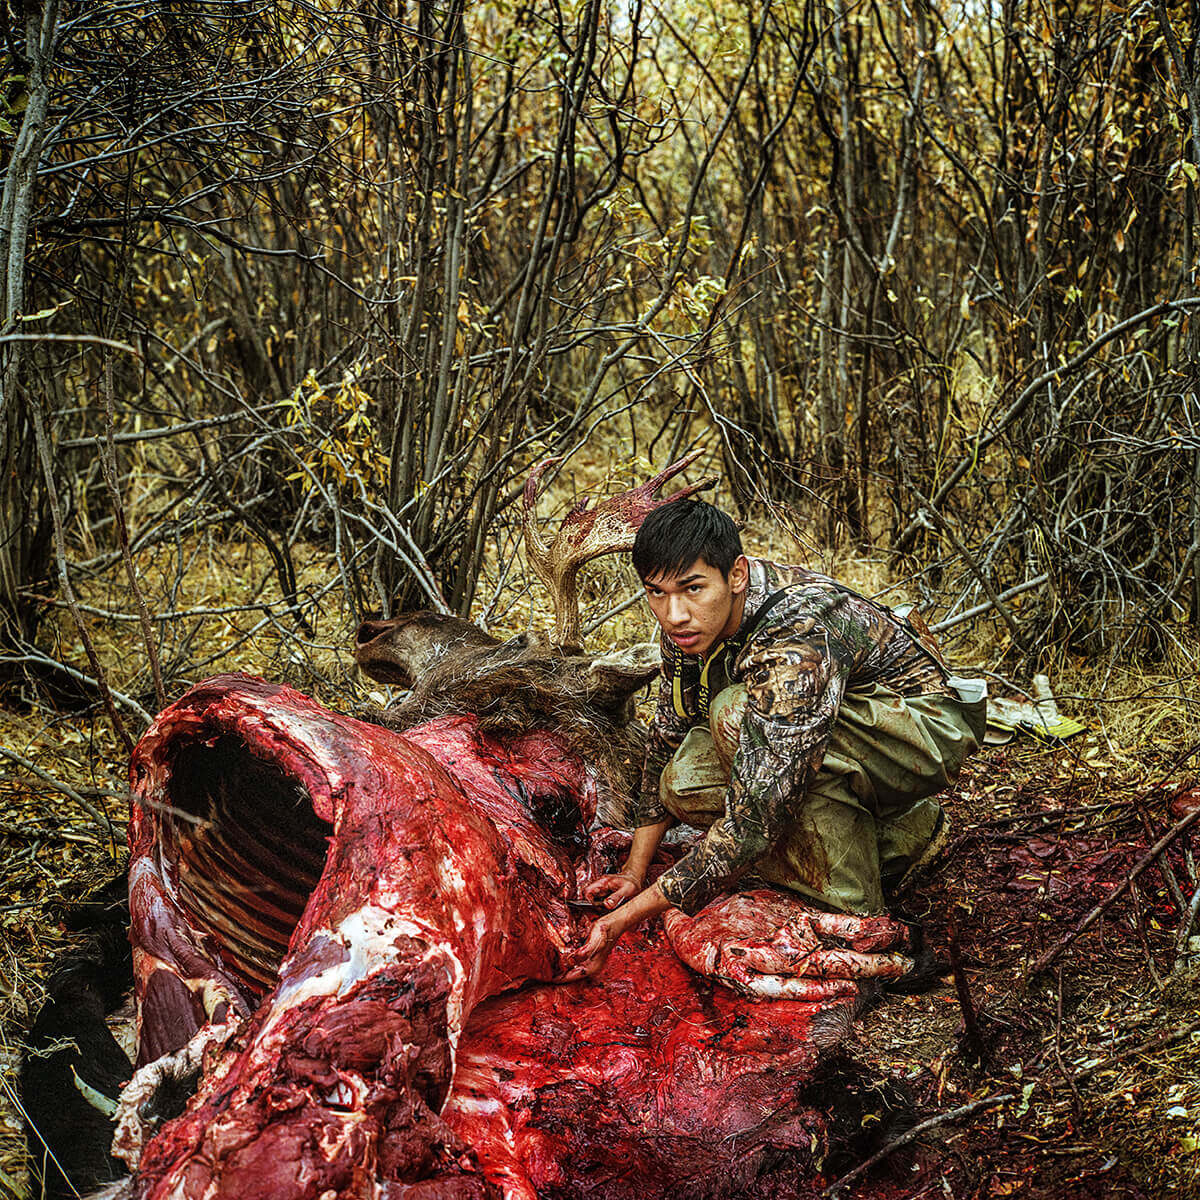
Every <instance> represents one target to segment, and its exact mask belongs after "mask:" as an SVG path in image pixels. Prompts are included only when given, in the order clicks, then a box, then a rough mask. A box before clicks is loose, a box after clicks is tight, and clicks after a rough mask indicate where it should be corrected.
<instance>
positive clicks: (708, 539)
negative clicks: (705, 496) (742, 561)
mask: <svg viewBox="0 0 1200 1200" xmlns="http://www.w3.org/2000/svg"><path fill="white" fill-rule="evenodd" d="M741 553H742V539H741V537H740V536H739V534H738V531H737V526H736V525H735V524H734V523H733V518H732V517H731V516H730V515H729V514H728V513H723V512H722V511H721V510H720V509H719V508H716V507H714V506H713V505H711V504H708V503H706V502H705V501H703V500H675V501H673V502H672V503H670V504H664V505H663V506H662V508H656V509H654V510H653V511H652V512H651V513H650V514H649V516H647V517H646V519H645V520H644V521H643V522H642V527H641V529H639V530H638V533H637V537H636V538H635V539H634V543H633V568H634V570H635V571H637V573H638V574H639V575H640V576H641V577H642V579H643V580H646V579H652V578H656V577H659V576H667V575H678V574H679V573H680V572H681V571H684V570H686V569H687V568H688V567H690V566H691V565H692V563H694V562H695V561H696V560H697V559H698V558H702V559H704V561H705V562H706V563H708V565H709V566H710V567H716V568H717V570H718V571H720V572H721V574H722V575H725V576H728V574H729V572H730V571H731V570H733V564H734V563H735V562H737V560H738V555H740V554H741Z"/></svg>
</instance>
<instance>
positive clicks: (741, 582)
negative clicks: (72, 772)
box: [729, 554, 750, 596]
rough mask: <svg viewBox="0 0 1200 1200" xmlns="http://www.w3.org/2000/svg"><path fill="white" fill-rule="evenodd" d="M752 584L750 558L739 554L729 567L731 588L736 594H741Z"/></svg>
mask: <svg viewBox="0 0 1200 1200" xmlns="http://www.w3.org/2000/svg"><path fill="white" fill-rule="evenodd" d="M749 586H750V560H749V559H748V558H747V557H746V556H745V555H744V554H739V555H738V556H737V558H736V559H735V560H734V563H733V566H732V567H730V568H729V588H730V590H731V591H732V592H733V594H734V595H735V596H740V595H741V594H742V592H744V591H745V590H746V589H747V588H748V587H749Z"/></svg>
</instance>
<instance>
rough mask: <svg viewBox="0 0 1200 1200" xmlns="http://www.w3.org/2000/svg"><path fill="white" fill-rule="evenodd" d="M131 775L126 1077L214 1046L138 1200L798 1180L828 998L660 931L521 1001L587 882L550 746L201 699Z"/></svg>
mask: <svg viewBox="0 0 1200 1200" xmlns="http://www.w3.org/2000/svg"><path fill="white" fill-rule="evenodd" d="M131 777H132V782H133V788H134V797H135V807H134V814H133V821H132V824H131V851H132V864H131V888H130V904H131V914H132V923H133V934H132V937H133V942H134V948H135V976H136V986H137V995H138V1000H139V1028H140V1047H139V1061H140V1062H141V1063H150V1062H151V1061H152V1060H154V1059H155V1058H157V1057H158V1056H160V1055H164V1054H169V1053H171V1052H172V1051H176V1050H178V1049H179V1048H180V1047H181V1046H183V1045H184V1044H185V1043H186V1042H188V1041H189V1039H191V1038H192V1036H193V1035H194V1034H196V1032H197V1031H198V1030H202V1029H203V1028H204V1027H205V1026H208V1025H212V1024H216V1023H218V1022H222V1021H224V1022H226V1025H227V1030H226V1034H225V1035H222V1036H220V1037H210V1038H208V1039H207V1040H208V1042H209V1046H208V1049H207V1050H206V1051H205V1058H204V1067H205V1069H204V1073H203V1077H202V1081H201V1085H200V1089H199V1092H198V1093H197V1095H196V1096H195V1097H194V1098H193V1099H192V1101H191V1103H190V1104H189V1106H188V1109H187V1111H186V1112H185V1113H184V1114H183V1115H182V1116H181V1117H179V1118H177V1119H176V1120H174V1121H172V1122H170V1123H168V1124H167V1125H166V1126H164V1127H163V1129H162V1130H161V1131H160V1132H159V1133H158V1134H157V1135H156V1136H155V1137H153V1138H152V1139H151V1140H150V1141H149V1142H148V1143H147V1145H146V1147H145V1150H144V1152H143V1153H142V1156H141V1161H140V1166H139V1169H138V1173H137V1194H138V1195H139V1197H142V1198H143V1200H146V1198H150V1197H154V1198H156V1200H157V1198H160V1197H167V1196H171V1197H177V1198H179V1200H199V1198H200V1197H204V1198H205V1200H223V1198H229V1200H246V1198H248V1197H260V1196H261V1197H267V1196H270V1197H273V1198H278V1200H291V1198H295V1200H301V1198H303V1200H343V1198H344V1200H350V1198H352V1197H353V1198H359V1197H361V1198H367V1197H371V1198H372V1200H374V1198H377V1197H383V1198H387V1200H432V1198H434V1197H455V1196H462V1197H475V1196H480V1197H482V1196H491V1195H496V1196H499V1195H502V1194H503V1195H507V1196H510V1197H514V1198H526V1200H528V1198H530V1197H534V1196H554V1197H561V1198H563V1200H566V1198H568V1197H575V1196H579V1197H584V1196H588V1197H612V1198H614V1200H615V1198H616V1197H619V1196H620V1197H625V1196H628V1197H631V1198H632V1197H651V1196H660V1195H663V1196H665V1195H667V1194H669V1193H673V1194H674V1195H676V1196H679V1197H686V1196H691V1195H694V1196H699V1195H704V1196H711V1197H716V1196H725V1195H733V1194H736V1193H737V1190H738V1187H739V1186H740V1184H741V1182H742V1181H744V1180H746V1179H749V1178H752V1177H753V1176H754V1175H755V1174H756V1173H757V1172H758V1171H759V1170H760V1169H761V1168H762V1166H763V1165H764V1163H767V1162H780V1161H783V1162H789V1163H793V1162H801V1163H803V1162H810V1161H811V1157H812V1154H813V1150H814V1148H815V1147H818V1146H819V1144H820V1141H821V1137H822V1130H823V1123H822V1118H821V1116H820V1114H819V1113H818V1112H817V1111H816V1110H815V1109H814V1108H813V1107H812V1106H811V1105H810V1104H809V1103H807V1102H806V1101H805V1100H804V1099H803V1098H802V1087H803V1084H804V1082H805V1081H806V1080H807V1079H808V1078H809V1076H810V1074H811V1072H812V1070H813V1067H814V1065H815V1064H816V1062H817V1060H818V1058H819V1057H820V1055H821V1054H822V1053H823V1051H824V1050H825V1049H826V1048H828V1046H829V1045H831V1044H832V1043H833V1042H836V1041H837V1040H838V1038H839V1037H840V1036H841V1034H842V1032H844V1030H845V1028H846V1027H847V1026H848V1019H849V1015H850V1014H851V1013H852V1011H853V1007H854V1004H855V996H856V995H857V991H856V988H855V987H854V985H853V984H850V985H849V986H847V987H846V988H844V989H842V990H843V991H844V993H845V994H844V995H839V996H836V997H834V996H830V995H828V994H826V995H825V997H824V999H823V1002H822V1003H821V1004H807V1003H799V1002H796V1001H794V1000H782V1001H776V1002H773V1003H767V1004H763V1003H748V1002H747V1001H746V999H745V998H744V997H742V996H740V995H739V994H737V993H736V992H734V991H732V990H730V989H728V988H726V987H724V986H723V985H722V984H720V983H718V982H714V981H713V980H712V979H707V978H703V977H701V976H698V975H696V974H694V973H693V972H692V971H690V970H688V968H687V967H685V966H684V965H683V963H682V962H681V961H680V959H679V957H678V956H677V955H676V953H675V952H674V951H673V950H672V949H671V946H670V943H669V942H668V940H667V938H666V937H665V936H664V935H663V933H662V932H661V931H659V930H657V929H656V930H654V931H651V932H650V933H648V934H642V935H638V936H637V937H631V938H628V939H627V940H626V942H625V943H623V944H622V945H621V946H620V947H618V949H617V951H616V952H615V953H614V954H613V956H612V957H611V959H610V960H609V963H608V965H607V966H606V969H605V972H604V975H603V977H602V979H601V980H600V982H599V983H593V982H581V983H577V984H572V985H569V986H566V985H560V984H550V983H547V982H544V981H549V980H553V979H555V978H556V977H558V976H560V975H561V974H562V972H563V970H564V969H565V966H566V965H567V964H568V963H569V961H570V956H571V953H572V951H573V949H574V948H575V947H577V946H578V945H579V944H580V943H581V942H582V940H583V939H584V937H585V936H586V932H587V927H588V925H589V922H590V917H589V916H588V915H587V914H586V913H584V914H579V913H576V912H574V911H573V910H572V909H570V908H569V907H568V904H567V900H568V899H569V898H572V897H575V896H577V895H578V894H579V888H580V885H581V883H582V882H583V881H584V877H585V874H586V873H587V872H591V871H599V870H603V869H606V865H605V864H604V863H603V862H601V861H600V860H601V857H602V856H601V855H600V854H599V851H600V849H601V846H597V847H593V848H592V852H591V853H590V854H589V839H588V835H587V832H586V831H587V828H588V825H589V824H590V822H591V819H592V816H593V813H594V806H595V786H594V781H593V779H592V774H591V771H590V769H589V768H588V767H587V766H586V765H585V764H583V763H582V762H581V761H580V760H579V759H578V758H577V757H575V756H574V755H573V754H572V753H570V752H569V751H568V750H567V749H566V748H565V746H564V745H563V744H562V743H561V742H560V741H559V739H557V738H556V737H555V736H554V735H552V734H550V733H547V732H535V733H528V734H524V735H520V736H515V737H500V736H498V735H486V734H483V733H482V732H480V730H479V727H478V724H477V722H476V721H475V720H474V718H470V717H450V718H442V719H439V720H436V721H431V722H429V723H427V724H425V725H422V726H420V727H418V728H416V729H412V730H409V731H408V732H406V733H404V734H403V735H401V734H397V733H394V732H391V731H389V730H386V729H383V728H380V727H378V726H374V725H369V724H365V723H363V722H360V721H357V720H354V719H352V718H349V717H345V716H340V715H338V714H335V713H331V712H329V711H327V710H326V709H324V708H322V707H321V706H320V705H318V704H316V703H315V702H314V701H312V700H310V699H308V698H306V697H304V696H301V695H300V694H298V693H296V692H294V691H292V690H291V689H289V688H286V687H278V686H273V685H269V684H266V683H263V682H262V681H260V680H255V679H250V678H247V677H243V676H225V677H220V678H218V679H216V680H210V681H208V682H206V683H204V684H201V685H199V686H198V687H196V688H194V689H193V690H192V691H191V692H189V693H188V694H187V695H186V696H185V697H184V698H183V699H182V700H180V701H179V702H178V703H177V704H175V705H173V706H172V707H171V708H169V709H167V710H166V711H165V712H164V713H162V714H161V715H160V717H159V718H158V719H157V720H156V722H155V723H154V725H153V726H152V727H151V729H150V731H149V732H148V733H147V734H146V736H145V737H144V738H143V739H142V741H141V742H140V743H139V745H138V748H137V750H136V752H135V755H134V759H133V763H132V765H131ZM760 903H763V904H766V905H767V910H766V911H768V914H769V913H770V912H773V910H771V908H770V905H771V903H772V900H771V897H770V896H769V895H767V896H766V897H765V898H764V899H762V900H761V901H760ZM786 903H787V904H791V906H792V907H790V908H788V910H787V912H788V914H790V915H789V917H788V920H789V921H791V924H787V929H788V930H790V931H791V933H788V934H787V936H788V937H792V938H793V940H794V935H795V922H794V920H793V918H794V916H795V903H794V902H791V901H787V902H786ZM726 918H727V919H726V924H727V925H728V919H729V914H726ZM771 919H774V918H771ZM696 920H697V921H702V920H703V915H702V917H701V918H697V919H696ZM748 920H749V915H748V914H743V918H742V919H741V924H739V925H737V929H736V930H735V931H734V933H733V934H731V935H730V936H727V937H726V938H725V939H724V942H722V944H725V943H727V942H729V941H730V937H731V936H732V937H734V938H735V940H736V939H737V938H740V939H741V944H743V945H748V944H749V943H748V942H747V936H746V933H747V929H748V928H749V927H748V926H746V928H743V926H745V925H746V922H747V921H748ZM768 923H769V922H768ZM718 924H719V922H718ZM735 924H737V923H736V922H735ZM785 924H786V922H785ZM698 928H700V926H694V927H693V929H698ZM731 928H732V927H731ZM779 928H780V927H779V924H778V921H777V922H776V934H778V933H779ZM709 932H710V934H714V933H719V930H715V929H712V928H710V931H709ZM828 932H840V933H842V934H847V933H852V932H853V931H849V930H846V929H840V928H839V930H836V931H835V930H830V931H828ZM859 932H860V933H861V934H863V936H864V937H865V938H866V940H865V941H863V940H860V942H859V943H858V946H859V949H860V950H864V951H865V950H873V949H882V948H883V946H884V944H885V943H886V942H887V938H888V937H889V936H890V931H888V930H884V929H883V928H882V927H881V928H880V929H878V930H875V929H864V930H860V931H859ZM759 934H760V935H761V936H760V940H761V941H762V942H763V944H764V945H775V947H776V951H778V945H776V943H777V942H778V940H779V939H778V937H777V936H776V934H773V933H771V932H770V930H769V929H768V930H766V931H765V932H764V931H763V929H762V928H761V927H759ZM780 936H783V935H782V934H781V935H780ZM772 939H775V940H774V941H773V940H772ZM872 939H874V940H872ZM679 940H680V939H679V935H678V933H677V935H676V941H679ZM683 940H684V941H686V940H687V939H686V938H684V939H683ZM694 940H695V938H693V941H694ZM710 940H711V939H710ZM717 940H718V941H720V940H721V939H720V938H719V937H718V939H717ZM789 945H790V943H789ZM851 946H852V950H851V951H850V952H856V951H854V950H853V947H854V942H853V939H852V938H851ZM698 953H700V955H701V957H703V954H704V951H703V949H702V948H700V949H699V950H698ZM842 953H847V952H842ZM685 957H686V955H685ZM735 957H736V956H735ZM718 958H719V955H718ZM761 961H762V963H766V960H765V959H762V960H761ZM771 961H775V960H771ZM700 965H701V966H702V967H703V965H704V964H703V963H701V964H700ZM530 981H534V982H530ZM536 981H543V982H540V983H539V982H536ZM521 985H527V986H523V987H522V986H521ZM517 988H520V990H514V989H517Z"/></svg>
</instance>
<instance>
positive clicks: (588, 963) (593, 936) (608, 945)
mask: <svg viewBox="0 0 1200 1200" xmlns="http://www.w3.org/2000/svg"><path fill="white" fill-rule="evenodd" d="M606 878H613V876H606ZM597 882H599V880H597ZM624 932H625V929H624V926H623V925H621V924H619V923H618V922H616V921H614V920H613V918H612V916H611V915H610V914H607V913H606V914H605V915H604V916H602V917H597V918H596V922H595V924H594V925H593V926H592V930H591V933H589V934H588V940H587V941H586V942H584V944H583V946H582V947H581V948H580V949H579V950H578V951H576V956H575V965H574V966H573V967H572V968H571V969H570V970H569V971H568V972H567V973H566V974H565V975H564V976H563V977H562V978H563V982H564V983H574V982H575V981H576V980H577V979H593V978H595V976H597V975H599V974H600V971H601V969H602V968H603V967H604V964H605V963H606V962H607V961H608V956H609V955H610V954H611V953H612V948H613V947H614V946H615V945H616V944H617V940H618V939H619V938H620V936H621V934H622V933H624Z"/></svg>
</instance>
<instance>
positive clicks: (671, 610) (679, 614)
mask: <svg viewBox="0 0 1200 1200" xmlns="http://www.w3.org/2000/svg"><path fill="white" fill-rule="evenodd" d="M687 619H688V610H687V605H686V604H685V603H684V597H683V596H670V597H668V599H667V621H668V622H669V624H670V625H671V626H672V627H675V626H677V625H686V624H687Z"/></svg>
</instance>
